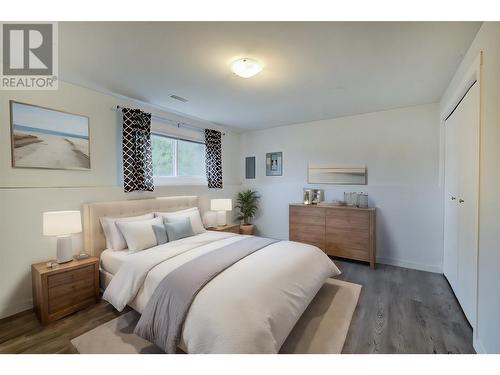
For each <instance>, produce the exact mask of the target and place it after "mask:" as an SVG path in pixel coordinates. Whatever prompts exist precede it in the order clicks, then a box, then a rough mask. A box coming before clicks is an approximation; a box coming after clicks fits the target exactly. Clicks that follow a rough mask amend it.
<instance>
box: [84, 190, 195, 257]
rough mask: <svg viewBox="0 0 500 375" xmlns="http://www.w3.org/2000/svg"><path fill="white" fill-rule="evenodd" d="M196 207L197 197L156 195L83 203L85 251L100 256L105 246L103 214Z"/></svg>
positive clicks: (137, 213)
mask: <svg viewBox="0 0 500 375" xmlns="http://www.w3.org/2000/svg"><path fill="white" fill-rule="evenodd" d="M191 207H198V197H196V196H184V197H158V198H149V199H134V200H127V201H112V202H93V203H85V204H83V206H82V211H83V244H84V248H85V251H86V252H87V253H88V254H90V255H93V256H96V257H98V256H100V255H101V252H102V251H103V250H105V248H106V239H105V237H104V232H103V230H102V226H101V222H100V221H99V219H100V218H101V217H104V216H113V217H125V216H136V215H142V214H145V213H148V212H154V211H161V212H169V211H178V210H182V209H185V208H191Z"/></svg>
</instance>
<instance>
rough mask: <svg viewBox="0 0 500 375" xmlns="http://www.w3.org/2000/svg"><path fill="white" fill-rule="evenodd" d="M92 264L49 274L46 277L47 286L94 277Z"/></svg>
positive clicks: (51, 286)
mask: <svg viewBox="0 0 500 375" xmlns="http://www.w3.org/2000/svg"><path fill="white" fill-rule="evenodd" d="M94 276H95V275H94V266H93V265H89V266H86V267H82V268H79V269H76V270H71V271H66V272H61V273H58V274H55V275H49V276H48V279H47V283H48V287H49V288H53V287H56V286H58V285H66V284H71V283H74V282H75V281H79V280H88V279H93V278H94Z"/></svg>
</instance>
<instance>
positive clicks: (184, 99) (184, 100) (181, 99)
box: [170, 95, 188, 103]
mask: <svg viewBox="0 0 500 375" xmlns="http://www.w3.org/2000/svg"><path fill="white" fill-rule="evenodd" d="M170 97H171V98H172V99H175V100H178V101H180V102H183V103H186V102H187V101H188V100H187V99H186V98H183V97H182V96H177V95H170Z"/></svg>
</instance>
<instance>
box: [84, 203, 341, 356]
mask: <svg viewBox="0 0 500 375" xmlns="http://www.w3.org/2000/svg"><path fill="white" fill-rule="evenodd" d="M191 207H198V198H197V197H195V196H186V197H166V198H154V199H142V200H129V201H121V202H96V203H89V204H85V205H84V206H83V218H84V244H85V248H86V251H87V252H89V253H90V254H91V255H94V256H99V257H100V258H101V285H102V287H103V289H106V293H107V295H108V297H107V298H108V300H109V301H111V302H112V304H113V305H114V306H115V307H117V308H118V309H121V308H123V307H124V305H125V304H126V305H128V306H130V307H131V308H133V309H134V310H136V311H137V312H139V313H143V311H144V309H145V308H146V306H147V304H148V302H149V300H150V298H151V296H152V295H153V292H154V291H155V289H156V287H157V286H158V285H159V283H160V282H161V281H162V280H163V279H164V278H165V276H166V275H169V274H170V273H171V272H172V271H173V270H175V269H176V268H178V267H180V266H182V265H184V264H186V263H187V262H189V261H190V260H192V259H195V258H197V257H199V256H201V255H202V254H207V253H210V252H212V251H214V250H217V249H220V248H222V247H224V246H227V245H228V244H233V243H238V242H239V241H243V239H245V238H247V237H249V236H243V235H238V234H234V233H226V232H216V231H206V232H204V233H201V234H197V235H195V236H192V237H188V238H183V239H180V240H177V241H173V242H169V243H166V244H164V245H159V246H155V247H153V248H150V249H147V250H144V251H141V252H138V253H135V254H127V252H126V251H110V250H106V249H105V247H106V241H105V238H104V233H103V230H102V227H101V225H100V222H99V220H100V218H101V217H106V216H114V217H117V216H133V215H140V214H144V213H149V212H155V211H161V212H165V211H166V212H168V211H171V212H173V211H178V210H182V209H186V208H191ZM339 273H340V271H339V270H338V268H337V267H336V266H335V264H334V263H333V262H332V261H331V260H330V259H329V258H328V257H327V256H326V255H325V254H324V253H323V252H322V251H321V250H319V249H318V248H316V247H314V246H311V245H307V244H302V243H297V242H290V241H278V242H275V243H272V244H270V245H269V246H267V247H265V248H262V249H260V250H259V251H256V252H254V253H252V254H251V255H248V256H246V257H244V258H243V259H241V260H239V261H238V262H236V263H234V264H233V265H232V266H231V267H229V268H227V269H225V270H224V271H223V272H222V273H220V274H219V275H218V276H216V277H215V278H213V279H212V280H211V281H210V282H209V283H208V284H207V285H205V286H204V287H203V288H202V289H201V290H200V291H199V292H198V293H197V294H196V296H195V298H194V301H193V302H192V304H191V306H190V308H189V311H188V313H187V317H186V319H185V321H184V324H183V329H182V336H181V339H180V342H179V348H180V349H182V350H183V351H185V352H187V353H278V352H279V350H280V347H281V346H282V344H283V342H284V341H285V339H286V338H287V336H288V334H289V333H290V332H291V330H292V328H293V327H294V325H295V323H296V322H297V321H298V319H299V318H300V316H301V315H302V313H303V312H304V310H305V309H306V307H307V306H308V305H309V303H310V302H311V301H312V299H313V298H314V296H315V295H316V293H317V292H318V290H319V289H320V288H321V286H322V285H323V284H324V282H325V281H326V279H328V278H329V277H332V276H335V275H337V274H339ZM109 296H111V297H109Z"/></svg>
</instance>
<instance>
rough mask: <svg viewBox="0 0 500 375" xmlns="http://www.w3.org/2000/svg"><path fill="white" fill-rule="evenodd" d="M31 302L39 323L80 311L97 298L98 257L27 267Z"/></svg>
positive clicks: (45, 322)
mask: <svg viewBox="0 0 500 375" xmlns="http://www.w3.org/2000/svg"><path fill="white" fill-rule="evenodd" d="M31 276H32V281H33V305H34V309H35V312H36V315H37V316H38V319H39V320H40V322H41V323H42V324H47V323H49V322H52V321H54V320H57V319H60V318H62V317H64V316H66V315H69V314H71V313H74V312H76V311H78V310H81V309H83V308H85V307H87V306H90V305H92V304H94V303H96V302H97V301H98V300H99V258H95V257H90V258H88V259H84V260H72V261H71V262H68V263H64V264H60V265H58V266H57V267H55V268H48V267H47V265H46V263H37V264H33V265H32V266H31Z"/></svg>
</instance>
